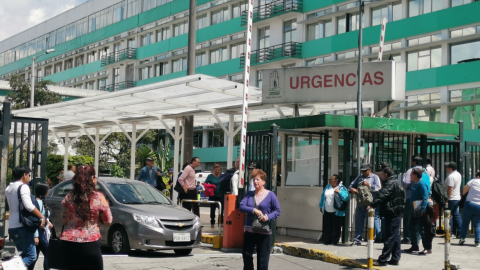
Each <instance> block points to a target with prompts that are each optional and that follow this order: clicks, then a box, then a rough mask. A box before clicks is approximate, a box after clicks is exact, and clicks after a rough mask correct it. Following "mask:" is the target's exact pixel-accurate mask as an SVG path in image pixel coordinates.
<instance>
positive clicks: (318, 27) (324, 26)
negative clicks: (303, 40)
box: [307, 19, 333, 41]
mask: <svg viewBox="0 0 480 270" xmlns="http://www.w3.org/2000/svg"><path fill="white" fill-rule="evenodd" d="M332 34H333V33H332V20H331V19H330V20H325V21H319V22H316V23H312V24H309V25H307V40H308V41H310V40H315V39H319V38H324V37H329V36H331V35H332Z"/></svg>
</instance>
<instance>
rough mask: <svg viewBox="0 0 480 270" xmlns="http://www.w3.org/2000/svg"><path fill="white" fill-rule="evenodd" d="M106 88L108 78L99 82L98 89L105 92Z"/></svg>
mask: <svg viewBox="0 0 480 270" xmlns="http://www.w3.org/2000/svg"><path fill="white" fill-rule="evenodd" d="M106 86H107V79H106V78H103V79H99V80H98V89H99V90H104V89H105V87H106ZM80 87H81V85H80Z"/></svg>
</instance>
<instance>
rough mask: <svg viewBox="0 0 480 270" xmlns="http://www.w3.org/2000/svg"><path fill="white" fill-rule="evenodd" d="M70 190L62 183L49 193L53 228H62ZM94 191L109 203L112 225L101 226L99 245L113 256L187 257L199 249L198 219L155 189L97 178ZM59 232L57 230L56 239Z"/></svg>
mask: <svg viewBox="0 0 480 270" xmlns="http://www.w3.org/2000/svg"><path fill="white" fill-rule="evenodd" d="M72 188H73V187H72V182H71V181H65V182H62V183H60V184H58V185H57V186H55V187H54V188H53V189H52V190H51V191H50V192H49V194H48V197H47V203H48V205H49V207H50V209H51V212H52V213H51V217H50V219H51V222H52V223H53V225H54V226H55V228H62V216H61V203H62V200H63V199H64V198H65V196H66V195H67V194H68V193H69V192H70V191H71V190H72ZM96 189H97V190H98V191H100V192H102V193H103V194H104V195H105V197H106V198H107V200H108V201H109V203H110V208H111V210H112V215H113V222H112V225H110V226H104V225H100V233H101V234H102V239H101V242H102V245H104V246H110V247H111V248H112V249H113V251H114V252H115V253H128V252H129V251H130V250H131V249H147V250H174V251H175V253H176V254H177V255H188V254H190V253H191V252H192V249H193V248H196V247H200V244H201V238H202V228H201V227H202V226H201V224H200V219H199V218H198V217H197V216H196V215H194V214H193V213H192V212H189V211H187V210H185V209H184V208H182V207H180V206H176V205H174V204H173V203H172V202H171V201H170V199H168V198H167V197H166V196H164V195H163V194H162V193H161V192H159V191H158V190H157V189H155V188H154V187H152V186H150V185H148V184H145V183H143V182H140V181H135V180H126V179H117V178H103V177H100V179H98V183H97V187H96ZM60 232H61V230H59V229H57V230H56V233H57V234H58V236H60Z"/></svg>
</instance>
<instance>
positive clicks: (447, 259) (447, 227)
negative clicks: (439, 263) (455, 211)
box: [444, 210, 451, 270]
mask: <svg viewBox="0 0 480 270" xmlns="http://www.w3.org/2000/svg"><path fill="white" fill-rule="evenodd" d="M450 218H451V212H450V210H446V211H445V218H444V222H445V270H450Z"/></svg>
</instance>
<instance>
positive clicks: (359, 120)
mask: <svg viewBox="0 0 480 270" xmlns="http://www.w3.org/2000/svg"><path fill="white" fill-rule="evenodd" d="M358 2H359V4H360V5H359V6H360V7H359V9H360V10H359V12H358V13H359V14H360V18H359V22H358V24H359V32H358V72H357V84H358V91H357V175H359V174H360V147H361V140H362V134H361V133H362V50H363V45H362V32H363V30H362V18H363V1H362V0H359V1H358Z"/></svg>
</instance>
